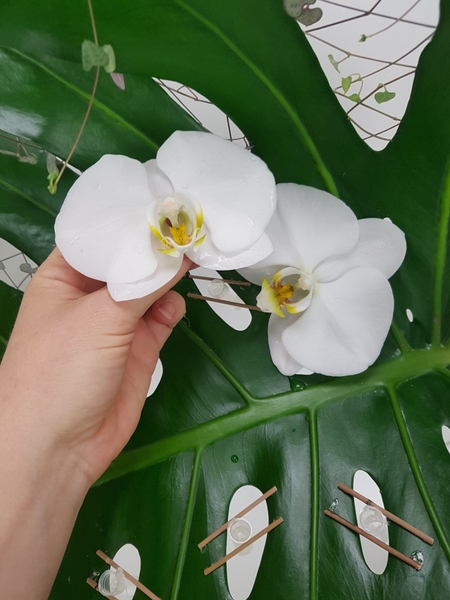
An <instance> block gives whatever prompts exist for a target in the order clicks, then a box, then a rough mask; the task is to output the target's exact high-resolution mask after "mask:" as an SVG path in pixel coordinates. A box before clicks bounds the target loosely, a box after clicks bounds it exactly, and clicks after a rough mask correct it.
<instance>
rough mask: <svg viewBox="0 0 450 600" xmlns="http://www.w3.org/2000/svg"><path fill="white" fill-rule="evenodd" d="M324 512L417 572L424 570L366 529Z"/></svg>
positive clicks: (330, 512)
mask: <svg viewBox="0 0 450 600" xmlns="http://www.w3.org/2000/svg"><path fill="white" fill-rule="evenodd" d="M324 512H325V514H326V515H327V517H330V518H331V519H334V520H335V521H337V522H338V523H340V524H341V525H344V527H348V529H351V530H352V531H354V532H355V533H359V535H362V536H363V537H365V538H367V539H368V540H370V541H371V542H373V543H374V544H376V545H377V546H380V548H383V550H386V551H387V552H389V554H392V555H393V556H395V557H396V558H399V559H400V560H402V561H403V562H405V563H406V564H407V565H409V566H410V567H413V568H414V569H416V570H417V571H420V569H421V568H422V565H421V564H420V563H418V562H416V561H415V560H413V559H412V558H409V556H406V554H402V553H401V552H399V551H398V550H396V549H395V548H392V546H388V545H387V544H385V543H384V542H382V541H381V540H379V539H378V538H376V537H375V536H373V535H371V534H370V533H367V532H366V531H364V529H361V528H360V527H358V526H357V525H353V523H350V521H347V520H346V519H343V518H342V517H340V516H339V515H337V514H336V513H334V512H332V511H331V510H328V509H326V510H325V511H324Z"/></svg>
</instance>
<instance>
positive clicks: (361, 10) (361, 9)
mask: <svg viewBox="0 0 450 600" xmlns="http://www.w3.org/2000/svg"><path fill="white" fill-rule="evenodd" d="M322 2H324V3H325V4H332V5H333V6H339V7H340V8H346V9H348V10H353V11H356V12H360V13H364V14H363V15H361V16H362V17H364V16H366V15H367V11H365V10H364V9H363V8H357V7H356V6H347V5H346V4H340V3H339V2H332V0H322ZM371 14H372V15H373V16H374V17H380V18H381V19H390V20H391V21H394V20H395V19H396V17H393V16H392V15H384V14H381V13H376V12H372V13H371ZM402 21H403V23H408V25H418V26H419V27H429V28H434V25H429V24H428V23H420V22H419V21H410V20H409V19H402Z"/></svg>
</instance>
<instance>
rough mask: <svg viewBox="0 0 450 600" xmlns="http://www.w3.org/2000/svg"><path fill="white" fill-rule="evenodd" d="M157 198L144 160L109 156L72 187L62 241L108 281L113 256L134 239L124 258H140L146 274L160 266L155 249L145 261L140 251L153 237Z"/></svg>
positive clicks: (61, 221)
mask: <svg viewBox="0 0 450 600" xmlns="http://www.w3.org/2000/svg"><path fill="white" fill-rule="evenodd" d="M151 201H152V196H151V193H150V191H149V189H148V183H147V174H146V171H145V169H144V167H143V166H142V164H141V163H140V162H139V161H137V160H134V159H132V158H128V157H126V156H120V155H111V154H109V155H105V156H103V157H102V158H101V159H100V160H99V161H98V162H97V163H95V165H93V166H92V167H90V168H89V169H87V170H86V171H85V172H84V173H83V175H81V177H80V178H79V179H78V180H77V181H76V182H75V183H74V185H73V186H72V188H71V189H70V190H69V193H68V194H67V197H66V199H65V201H64V204H63V206H62V208H61V211H60V213H59V215H58V216H57V218H56V222H55V236H56V245H57V246H58V248H59V249H60V250H61V252H62V254H63V256H64V258H65V259H66V260H67V262H68V263H69V264H70V265H71V266H72V267H73V268H74V269H77V271H80V273H83V274H84V275H87V276H88V277H91V278H93V279H98V280H100V281H106V280H107V277H108V273H109V270H110V266H111V262H112V259H113V260H115V259H114V258H113V257H114V256H115V255H116V252H123V248H124V247H125V240H127V239H128V240H129V241H130V246H131V247H132V249H131V251H130V256H128V257H127V258H125V257H122V259H121V260H118V263H119V262H120V263H121V264H124V263H126V262H127V260H130V261H132V260H136V261H137V262H138V264H137V265H136V267H135V271H136V273H139V274H140V276H141V277H146V276H148V275H149V274H150V273H152V271H153V270H154V269H155V268H156V258H155V257H154V256H153V255H152V254H148V255H146V259H145V260H146V261H147V263H145V261H144V254H142V256H141V255H140V253H139V249H140V248H141V247H142V248H144V247H145V246H146V244H147V240H148V231H145V228H146V227H145V226H146V223H145V213H146V209H147V206H148V205H149V203H150V202H151ZM140 257H141V258H142V260H140ZM128 264H130V263H128ZM118 268H119V267H118Z"/></svg>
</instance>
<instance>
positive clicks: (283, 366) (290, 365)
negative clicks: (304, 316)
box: [268, 315, 303, 375]
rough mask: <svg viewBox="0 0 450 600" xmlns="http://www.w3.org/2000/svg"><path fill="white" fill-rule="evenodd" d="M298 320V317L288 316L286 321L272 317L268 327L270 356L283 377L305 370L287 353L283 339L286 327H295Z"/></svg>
mask: <svg viewBox="0 0 450 600" xmlns="http://www.w3.org/2000/svg"><path fill="white" fill-rule="evenodd" d="M297 319H298V316H293V315H286V316H285V317H284V319H280V317H278V316H277V315H270V319H269V327H268V335H269V350H270V356H271V358H272V362H273V364H274V365H275V366H276V368H277V369H278V370H279V371H280V372H281V373H282V374H283V375H295V374H296V373H299V372H300V371H302V369H303V366H302V365H301V364H300V363H298V362H296V361H295V360H294V359H293V358H292V356H291V355H290V354H289V353H288V352H287V350H286V348H285V347H284V345H283V342H282V339H281V338H282V335H283V332H284V330H285V329H286V326H291V325H293V324H294V323H295V321H297Z"/></svg>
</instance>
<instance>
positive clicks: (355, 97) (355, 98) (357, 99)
mask: <svg viewBox="0 0 450 600" xmlns="http://www.w3.org/2000/svg"><path fill="white" fill-rule="evenodd" d="M347 98H348V99H349V100H352V101H353V102H362V100H361V97H360V95H359V94H352V95H351V96H347Z"/></svg>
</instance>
